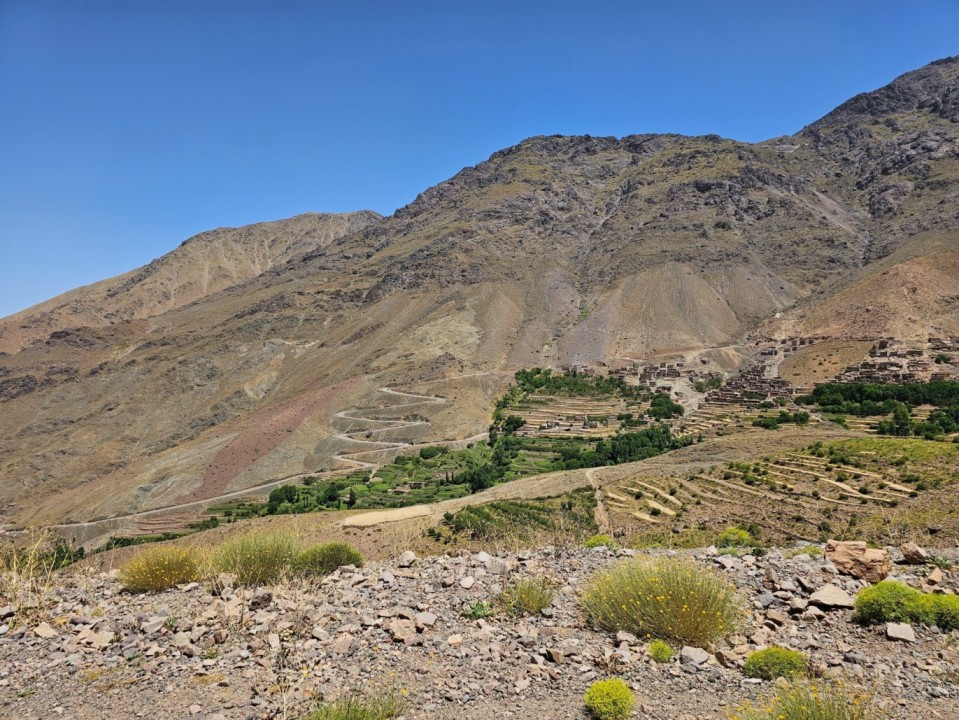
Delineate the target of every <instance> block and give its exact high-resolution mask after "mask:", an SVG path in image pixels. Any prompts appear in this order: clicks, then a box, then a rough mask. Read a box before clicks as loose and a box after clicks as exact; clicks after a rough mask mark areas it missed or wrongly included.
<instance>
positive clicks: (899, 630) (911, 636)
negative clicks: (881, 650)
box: [886, 623, 916, 642]
mask: <svg viewBox="0 0 959 720" xmlns="http://www.w3.org/2000/svg"><path fill="white" fill-rule="evenodd" d="M886 637H887V638H888V639H890V640H900V641H902V642H915V641H916V632H915V630H913V629H912V625H909V624H908V623H886Z"/></svg>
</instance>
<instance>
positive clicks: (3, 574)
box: [0, 530, 83, 620]
mask: <svg viewBox="0 0 959 720" xmlns="http://www.w3.org/2000/svg"><path fill="white" fill-rule="evenodd" d="M81 557H83V549H82V548H79V549H74V548H72V547H71V546H68V545H65V544H64V543H63V541H62V540H60V539H58V538H56V537H54V536H53V534H52V533H50V532H49V531H47V530H31V531H29V532H28V533H27V534H26V541H25V542H23V543H22V544H20V545H15V544H13V543H6V542H5V543H3V544H2V545H0V601H2V602H3V603H4V604H8V605H10V606H11V607H12V608H13V609H14V612H15V618H16V620H23V619H25V618H27V617H29V616H38V615H41V614H42V613H43V611H44V609H45V607H46V605H47V603H48V601H49V600H51V599H52V591H53V589H54V586H55V584H56V582H55V580H56V576H55V573H56V571H57V570H58V569H59V568H61V567H64V566H66V565H69V564H70V563H71V562H74V561H75V560H77V559H79V558H81Z"/></svg>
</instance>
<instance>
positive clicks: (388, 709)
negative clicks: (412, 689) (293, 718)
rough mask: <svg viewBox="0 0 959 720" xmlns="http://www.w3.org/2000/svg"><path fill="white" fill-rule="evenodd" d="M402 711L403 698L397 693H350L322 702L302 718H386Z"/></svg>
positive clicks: (340, 719)
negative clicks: (364, 695) (370, 694)
mask: <svg viewBox="0 0 959 720" xmlns="http://www.w3.org/2000/svg"><path fill="white" fill-rule="evenodd" d="M402 711H403V699H402V697H401V696H400V695H398V694H397V693H393V692H390V693H382V694H378V695H375V696H374V697H371V698H363V697H362V696H360V695H357V694H355V693H352V694H350V695H347V696H345V697H341V698H340V699H339V700H336V701H335V702H331V703H323V704H322V705H321V706H320V707H318V708H317V709H316V710H314V711H313V712H311V713H310V714H309V715H307V716H306V717H305V718H304V720H387V719H388V718H393V717H397V716H398V715H399V714H400V713H401V712H402Z"/></svg>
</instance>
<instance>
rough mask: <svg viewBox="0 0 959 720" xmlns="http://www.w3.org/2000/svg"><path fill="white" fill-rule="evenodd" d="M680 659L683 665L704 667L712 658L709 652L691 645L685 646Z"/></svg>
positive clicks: (680, 652)
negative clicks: (691, 664)
mask: <svg viewBox="0 0 959 720" xmlns="http://www.w3.org/2000/svg"><path fill="white" fill-rule="evenodd" d="M679 657H680V659H681V660H682V661H683V663H693V664H695V665H704V664H706V663H707V662H709V658H711V657H712V655H710V654H709V653H708V652H706V651H705V650H703V649H702V648H697V647H690V646H689V645H685V646H683V649H682V650H680V651H679Z"/></svg>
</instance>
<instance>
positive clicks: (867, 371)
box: [837, 337, 959, 383]
mask: <svg viewBox="0 0 959 720" xmlns="http://www.w3.org/2000/svg"><path fill="white" fill-rule="evenodd" d="M952 352H959V338H937V337H930V338H929V339H928V342H927V343H926V347H925V348H917V347H908V346H906V345H904V344H903V343H900V342H898V341H896V340H895V339H893V338H882V339H880V340H879V341H877V342H876V344H875V345H874V346H873V348H872V350H870V351H869V357H868V358H865V359H864V360H862V361H861V362H859V363H856V364H855V365H850V366H849V367H847V368H846V369H845V370H843V371H842V373H840V374H839V376H838V377H837V381H838V382H868V383H901V382H923V381H927V380H949V379H955V378H956V376H957V374H959V373H957V370H956V367H955V365H954V364H953V363H954V362H955V359H956V358H955V356H953V355H952V354H951V353H952Z"/></svg>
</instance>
